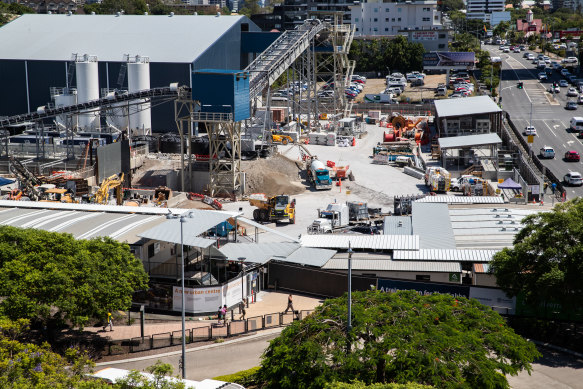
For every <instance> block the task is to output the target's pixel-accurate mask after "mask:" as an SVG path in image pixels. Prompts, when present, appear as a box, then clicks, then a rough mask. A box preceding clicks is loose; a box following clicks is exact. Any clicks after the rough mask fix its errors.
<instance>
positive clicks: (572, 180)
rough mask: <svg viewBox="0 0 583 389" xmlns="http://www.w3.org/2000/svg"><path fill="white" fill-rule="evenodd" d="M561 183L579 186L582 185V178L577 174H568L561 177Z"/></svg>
mask: <svg viewBox="0 0 583 389" xmlns="http://www.w3.org/2000/svg"><path fill="white" fill-rule="evenodd" d="M563 182H564V183H565V185H569V186H581V185H583V177H581V173H579V172H569V173H567V174H565V176H564V177H563Z"/></svg>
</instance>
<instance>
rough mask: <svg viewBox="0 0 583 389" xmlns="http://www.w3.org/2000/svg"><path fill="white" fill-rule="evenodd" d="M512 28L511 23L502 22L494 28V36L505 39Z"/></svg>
mask: <svg viewBox="0 0 583 389" xmlns="http://www.w3.org/2000/svg"><path fill="white" fill-rule="evenodd" d="M509 28H510V22H500V23H498V25H497V26H496V27H494V31H493V34H494V36H499V37H501V38H503V37H504V36H505V35H506V31H508V29H509Z"/></svg>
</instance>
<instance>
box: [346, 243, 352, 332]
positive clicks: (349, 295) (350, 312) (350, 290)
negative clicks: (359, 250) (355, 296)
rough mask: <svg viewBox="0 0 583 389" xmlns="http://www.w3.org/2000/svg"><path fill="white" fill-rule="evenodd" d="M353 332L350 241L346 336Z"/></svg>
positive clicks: (350, 250)
mask: <svg viewBox="0 0 583 389" xmlns="http://www.w3.org/2000/svg"><path fill="white" fill-rule="evenodd" d="M351 331H352V247H351V246H350V241H348V325H347V326H346V336H347V337H349V336H350V332H351Z"/></svg>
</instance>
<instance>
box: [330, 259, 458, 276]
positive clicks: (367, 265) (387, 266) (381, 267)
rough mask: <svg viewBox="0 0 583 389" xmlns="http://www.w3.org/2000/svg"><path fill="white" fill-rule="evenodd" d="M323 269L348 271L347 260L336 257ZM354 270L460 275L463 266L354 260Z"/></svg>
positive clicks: (438, 263) (440, 263) (444, 263)
mask: <svg viewBox="0 0 583 389" xmlns="http://www.w3.org/2000/svg"><path fill="white" fill-rule="evenodd" d="M323 269H330V270H348V260H347V259H346V258H338V257H334V258H332V259H331V260H329V261H328V263H326V265H324V267H323ZM352 270H376V271H403V272H409V271H410V272H436V273H459V272H461V271H462V265H461V264H460V263H459V262H422V261H390V260H383V259H353V260H352Z"/></svg>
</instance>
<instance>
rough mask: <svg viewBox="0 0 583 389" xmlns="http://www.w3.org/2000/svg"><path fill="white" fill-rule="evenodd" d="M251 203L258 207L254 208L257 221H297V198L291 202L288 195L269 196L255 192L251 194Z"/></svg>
mask: <svg viewBox="0 0 583 389" xmlns="http://www.w3.org/2000/svg"><path fill="white" fill-rule="evenodd" d="M249 204H251V205H252V206H254V207H257V209H255V210H253V220H255V221H256V222H275V223H280V222H281V221H283V220H287V221H288V222H289V223H290V224H295V222H296V200H295V199H294V200H292V201H291V202H290V199H289V196H287V195H283V194H282V195H279V196H273V197H267V196H266V195H265V193H253V194H252V195H251V196H249Z"/></svg>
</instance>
